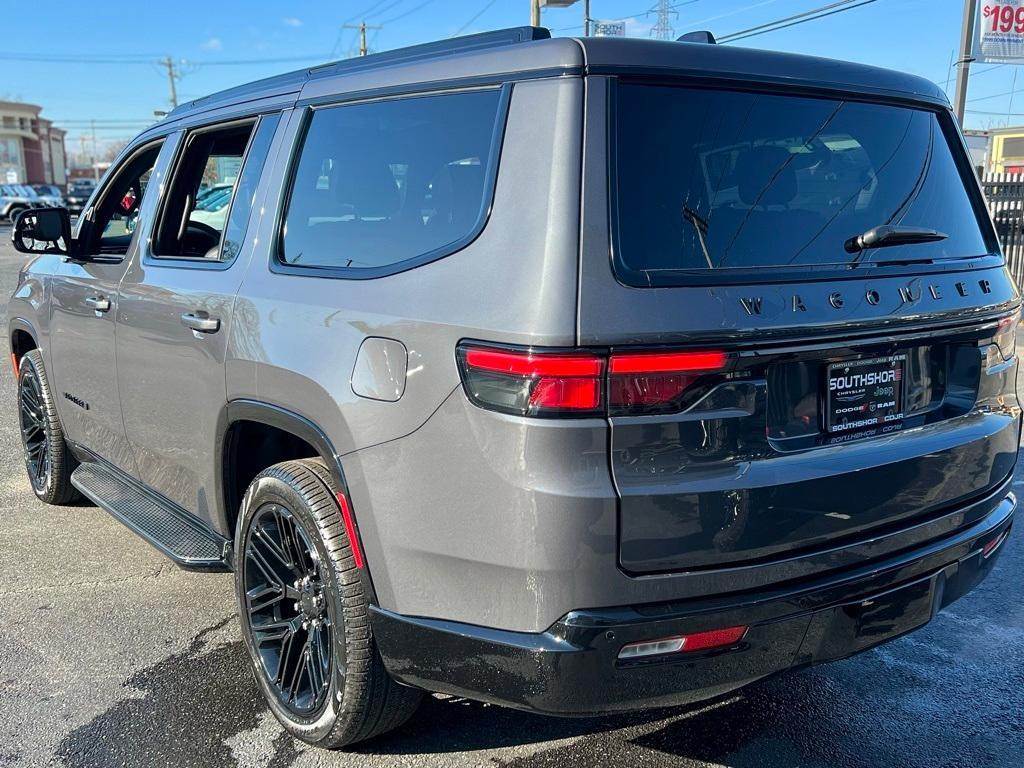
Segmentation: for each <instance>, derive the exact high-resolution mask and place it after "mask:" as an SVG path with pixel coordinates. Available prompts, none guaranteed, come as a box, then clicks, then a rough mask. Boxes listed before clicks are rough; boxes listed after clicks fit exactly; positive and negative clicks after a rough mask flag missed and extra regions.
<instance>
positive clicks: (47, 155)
mask: <svg viewBox="0 0 1024 768" xmlns="http://www.w3.org/2000/svg"><path fill="white" fill-rule="evenodd" d="M40 112H42V107H37V106H36V105H34V104H21V103H18V102H14V101H0V184H6V183H11V184H56V185H58V186H63V185H64V184H66V183H67V159H66V155H65V153H64V133H65V132H64V131H63V130H61V129H60V128H55V127H54V126H53V123H51V122H50V121H49V120H47V119H46V118H43V117H40V116H39V113H40Z"/></svg>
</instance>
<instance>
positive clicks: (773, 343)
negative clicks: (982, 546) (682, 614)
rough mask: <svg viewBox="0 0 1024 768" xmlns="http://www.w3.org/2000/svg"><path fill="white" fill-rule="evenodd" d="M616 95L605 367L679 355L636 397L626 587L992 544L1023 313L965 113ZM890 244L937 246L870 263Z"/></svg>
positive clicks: (597, 206) (610, 145)
mask: <svg viewBox="0 0 1024 768" xmlns="http://www.w3.org/2000/svg"><path fill="white" fill-rule="evenodd" d="M604 85H605V84H604V83H601V81H600V80H599V79H597V78H594V79H592V81H591V82H589V83H588V94H590V95H591V96H592V97H593V98H591V99H590V101H589V103H588V109H589V110H591V113H590V117H589V119H590V125H591V126H594V125H598V124H599V123H603V121H604V120H605V115H606V111H605V109H604V108H602V105H603V104H604V101H605V98H606V97H607V96H608V94H609V92H611V93H613V94H614V98H613V99H612V103H613V104H614V105H615V106H614V107H612V108H611V109H612V113H613V121H612V135H611V136H610V137H608V142H607V144H605V143H604V141H603V139H604V137H603V136H600V130H598V135H599V136H600V138H599V139H597V142H596V143H593V144H592V143H590V139H589V137H590V136H591V133H590V131H589V129H588V147H587V160H586V175H587V178H588V179H591V180H593V179H597V181H596V182H594V183H593V185H592V186H589V185H588V189H587V190H586V195H587V202H586V204H585V212H584V215H585V222H584V264H583V275H582V284H581V297H580V343H581V344H584V345H602V346H610V347H611V348H612V350H613V352H617V353H620V354H622V353H632V352H656V353H661V354H663V355H664V357H663V358H658V357H655V358H644V357H641V358H639V359H638V360H637V361H636V362H635V363H633V364H632V367H630V366H627V367H626V368H625V369H623V370H621V371H619V372H616V371H615V369H614V365H613V369H612V370H611V372H610V380H609V398H610V403H611V414H612V415H611V425H612V426H611V435H612V436H611V464H612V472H613V476H614V480H615V483H616V485H617V488H618V490H619V494H620V497H621V501H620V511H621V517H620V526H621V529H620V534H621V535H620V553H619V554H620V562H621V564H622V567H623V568H624V569H625V570H626V571H629V572H631V573H638V574H650V573H659V572H670V571H697V570H702V569H712V570H716V569H722V568H741V567H743V568H749V567H751V566H757V565H762V564H766V563H778V562H780V561H788V560H791V559H793V558H799V557H800V556H803V555H812V554H813V555H817V556H821V561H822V562H825V563H827V564H829V565H831V567H839V566H841V565H843V564H845V563H846V562H847V561H845V560H844V558H843V557H842V556H841V555H839V554H837V553H838V552H839V551H840V550H841V549H842V548H844V547H851V548H856V547H857V546H862V545H865V546H866V544H865V543H866V542H869V541H871V540H873V539H878V540H880V539H882V538H884V537H885V536H888V535H890V534H906V532H907V531H916V533H915V534H914V535H915V536H917V538H918V539H920V538H924V537H928V536H936V535H941V534H942V533H945V532H948V531H949V530H951V529H952V528H955V527H957V526H959V525H963V524H964V523H965V522H967V519H966V516H965V514H964V513H963V512H962V509H963V508H964V507H965V505H967V504H969V503H970V502H971V501H973V500H977V499H979V498H982V497H984V496H985V495H986V494H988V493H991V492H992V491H993V489H995V488H997V487H999V486H1001V485H1002V484H1004V483H1005V482H1006V481H1007V478H1008V477H1009V475H1010V473H1011V471H1012V468H1013V465H1014V462H1015V460H1016V450H1017V441H1018V436H1019V428H1018V424H1019V413H1020V411H1019V406H1018V403H1017V400H1016V395H1015V392H1014V378H1015V370H1016V358H1015V357H1014V348H1013V343H1012V333H1010V330H1011V329H1012V327H1013V325H1014V324H1015V322H1016V320H1015V313H1016V312H1017V311H1018V310H1017V307H1018V304H1019V297H1018V294H1017V291H1016V288H1015V287H1014V286H1013V284H1012V281H1010V280H1009V278H1008V275H1007V274H1006V271H1005V269H1004V268H1003V267H1002V261H1001V258H1000V257H999V255H998V245H997V243H996V242H995V240H994V237H993V233H992V231H991V227H990V225H989V223H988V221H987V218H986V217H984V209H983V206H982V203H981V201H980V198H979V195H978V190H977V186H976V183H975V182H974V181H973V179H972V178H971V176H970V169H969V165H968V164H967V162H966V157H965V155H964V152H963V149H962V145H961V144H960V142H959V137H958V135H957V132H956V129H955V127H954V125H953V123H952V121H951V119H950V116H949V114H948V113H947V112H946V111H944V110H943V109H940V108H939V107H938V106H929V105H922V104H902V103H891V101H889V102H887V103H884V104H881V103H871V102H870V101H867V100H865V97H862V96H858V95H855V94H854V95H849V96H836V95H835V94H825V93H822V94H814V95H809V94H807V93H806V92H804V93H800V94H795V93H791V92H790V93H787V92H785V91H784V90H770V89H768V90H739V89H734V90H729V89H723V88H707V87H704V86H701V87H681V86H667V85H661V84H657V85H652V84H648V83H645V82H642V81H635V82H628V81H622V82H617V83H611V82H610V83H608V84H607V85H608V88H609V89H610V91H609V90H606V89H605V87H604ZM606 150H610V152H611V157H610V158H609V157H608V156H607V155H606V154H605V152H606ZM609 169H610V172H611V173H612V174H613V175H612V179H611V183H610V184H609V185H607V186H606V185H605V184H602V183H601V180H602V178H603V176H604V174H605V173H606V172H607V171H608V170H609ZM609 188H610V189H611V193H612V199H611V201H610V205H609V201H607V200H606V199H604V198H603V190H604V189H609ZM609 212H610V221H609V218H608V217H609ZM880 225H881V226H899V227H907V228H910V227H913V228H915V231H917V232H918V233H920V232H922V231H925V230H931V231H933V235H929V236H928V238H924V237H920V238H919V239H920V242H917V241H915V242H912V243H907V244H903V245H899V246H896V247H875V248H869V249H866V250H862V249H860V248H858V247H856V244H855V243H854V244H851V242H850V241H851V240H854V239H855V238H856V237H857V236H858V235H860V234H863V233H865V232H867V231H868V230H870V229H872V228H873V227H876V226H880ZM609 231H611V233H612V254H613V269H609V262H608V242H607V240H606V239H603V238H606V237H607V234H606V233H607V232H609ZM936 232H937V233H941V236H939V235H937V234H934V233H936ZM677 353H682V354H681V355H679V356H678V357H674V355H676V354H677ZM978 514H981V512H980V511H979V512H978ZM904 540H905V541H908V540H907V539H904ZM860 551H863V548H862V549H861V550H860ZM825 553H831V554H828V555H826V554H825ZM796 573H797V571H795V570H793V571H790V573H789V575H790V576H793V575H796Z"/></svg>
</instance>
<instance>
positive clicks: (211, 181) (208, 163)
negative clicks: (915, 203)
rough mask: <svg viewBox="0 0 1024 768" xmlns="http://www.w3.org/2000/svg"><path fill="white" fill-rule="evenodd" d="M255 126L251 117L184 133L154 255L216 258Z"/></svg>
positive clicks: (161, 216) (157, 234)
mask: <svg viewBox="0 0 1024 768" xmlns="http://www.w3.org/2000/svg"><path fill="white" fill-rule="evenodd" d="M254 127H255V121H254V120H250V121H246V122H244V123H235V124H232V125H229V126H226V127H222V128H214V129H202V130H198V131H194V132H192V133H190V134H189V135H188V136H186V137H185V148H184V150H183V152H182V155H181V157H180V158H179V159H178V162H177V164H176V166H175V169H174V175H173V177H172V178H171V183H170V187H169V188H168V190H169V191H168V193H167V197H166V199H165V200H164V205H163V210H162V211H161V213H160V216H159V218H158V224H157V230H156V237H155V238H154V241H153V255H154V256H158V257H164V258H176V259H180V258H200V259H219V258H220V242H221V236H222V234H223V233H224V229H225V226H226V224H227V216H228V211H229V210H230V208H231V199H232V196H233V193H234V190H235V186H236V184H237V182H238V177H239V174H240V172H241V169H242V159H243V157H244V156H245V150H246V147H247V146H248V145H249V140H250V138H251V137H252V135H253V128H254Z"/></svg>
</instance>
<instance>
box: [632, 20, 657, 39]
mask: <svg viewBox="0 0 1024 768" xmlns="http://www.w3.org/2000/svg"><path fill="white" fill-rule="evenodd" d="M625 22H626V37H647V36H648V35H650V34H651V29H652V28H653V27H654V22H650V21H644V20H642V19H636V18H633V19H626V20H625Z"/></svg>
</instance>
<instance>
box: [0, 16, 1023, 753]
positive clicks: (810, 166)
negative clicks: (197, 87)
mask: <svg viewBox="0 0 1024 768" xmlns="http://www.w3.org/2000/svg"><path fill="white" fill-rule="evenodd" d="M692 39H698V38H692ZM700 39H710V38H700ZM226 169H227V170H226ZM972 174H973V171H972V168H971V164H970V161H969V158H968V157H967V154H966V152H965V148H964V144H963V142H962V140H961V137H960V134H959V130H958V128H957V125H956V122H955V120H954V119H953V116H952V113H951V111H950V107H949V104H948V102H947V100H946V97H945V95H944V93H943V92H942V90H941V89H940V88H938V87H937V86H936V85H934V84H933V83H931V82H929V81H926V80H923V79H920V78H916V77H912V76H909V75H904V74H900V73H896V72H887V71H884V70H880V69H875V68H870V67H863V66H859V65H855V64H846V63H841V62H833V61H822V60H820V59H814V58H809V57H804V56H793V55H787V54H781V53H774V52H768V51H757V50H742V49H737V48H735V47H731V46H730V47H724V46H717V45H714V44H710V43H697V42H676V43H664V42H662V41H653V40H640V39H615V38H589V37H588V38H584V39H572V38H563V39H551V37H550V35H549V34H548V33H547V31H545V30H542V29H534V28H524V29H513V30H504V31H501V32H495V33H487V34H483V35H474V36H470V37H467V38H458V39H455V40H448V41H442V42H439V43H432V44H429V45H426V46H417V47H414V48H409V49H404V50H401V51H393V52H390V53H384V54H377V55H373V56H367V57H365V58H360V59H358V60H350V61H343V62H337V63H332V64H325V65H323V66H320V67H316V68H312V69H304V70H301V71H298V72H295V73H292V74H286V75H282V76H279V77H274V78H271V79H269V80H265V81H260V82H258V83H253V84H249V85H246V86H242V87H240V88H236V89H231V90H228V91H224V92H222V93H218V94H213V95H212V96H209V97H207V98H204V99H200V100H197V101H194V102H191V103H188V104H185V105H183V106H181V107H179V108H177V109H175V110H174V111H173V112H171V113H170V114H169V115H167V116H166V118H164V119H163V120H161V121H160V122H158V123H157V124H155V125H154V126H152V127H150V128H148V129H147V130H146V131H145V132H144V133H143V134H141V135H140V136H139V137H137V138H136V139H135V140H133V141H132V142H131V143H130V144H129V145H128V146H127V147H126V149H125V150H124V151H123V152H122V153H121V155H120V156H119V157H118V158H117V159H115V160H114V162H113V164H112V166H111V168H110V170H109V172H108V173H107V174H106V176H105V178H104V179H103V180H102V181H101V182H100V184H99V186H98V187H97V188H96V190H95V191H94V192H92V193H91V195H90V196H89V198H88V201H87V202H86V201H85V200H82V201H81V205H82V206H84V211H83V214H82V216H81V217H79V219H78V221H77V222H76V224H75V225H74V227H72V225H71V220H70V218H69V216H68V213H67V211H65V210H63V209H56V208H47V209H38V210H30V211H26V212H24V213H22V214H20V216H19V217H18V219H17V220H16V222H15V224H14V227H13V238H14V243H15V246H16V247H17V248H18V249H19V250H21V251H23V252H27V253H31V254H32V255H33V258H32V259H31V260H30V261H28V263H27V264H26V266H25V268H24V270H23V272H22V276H21V285H19V286H18V287H17V288H16V290H15V293H14V296H13V297H12V298H11V300H10V302H9V303H8V313H9V319H10V322H9V324H8V328H9V329H10V330H9V333H10V336H9V343H10V347H11V351H12V353H13V356H12V362H13V365H14V370H15V372H16V375H17V378H18V393H19V394H18V403H19V419H20V427H21V434H22V437H23V442H24V448H25V463H26V467H27V469H28V473H29V477H30V480H31V482H32V487H33V489H34V490H35V493H36V495H37V496H38V497H39V498H40V499H42V500H44V501H46V502H50V503H53V504H64V503H68V502H71V501H73V500H75V499H77V498H79V497H83V496H84V497H85V498H87V499H89V500H91V501H92V502H94V503H95V504H97V505H99V506H100V507H102V508H104V509H105V510H107V511H108V512H110V513H111V514H112V515H114V516H115V517H116V518H117V519H119V520H121V521H122V522H124V523H125V524H126V525H127V526H128V527H129V528H130V529H131V530H132V531H134V532H135V533H137V534H139V535H141V536H142V537H143V538H145V539H146V540H147V541H149V542H150V543H151V544H153V545H154V546H155V547H157V548H158V549H159V550H160V551H161V552H163V553H165V554H166V555H167V556H168V557H169V558H171V559H172V560H173V561H175V562H177V563H178V564H180V565H182V566H184V567H187V568H191V569H197V570H203V569H230V570H232V571H233V572H234V579H235V587H236V598H237V607H238V614H239V623H240V625H241V633H242V638H243V640H244V644H245V648H246V652H247V653H248V654H249V659H250V661H251V662H252V668H253V671H254V674H255V678H256V681H257V683H258V686H259V688H260V691H261V693H262V694H263V695H264V697H265V698H266V701H267V703H268V706H269V707H270V709H271V711H272V712H273V713H274V715H275V716H276V717H277V719H278V720H279V721H280V722H281V723H282V725H283V727H284V728H286V729H287V731H288V732H290V733H291V734H294V735H295V736H296V737H298V738H300V739H303V740H305V741H307V742H309V743H311V744H315V745H319V746H322V747H327V748H338V747H343V746H346V745H349V744H353V743H355V742H358V741H361V740H364V739H369V738H371V737H374V736H376V735H378V734H381V733H384V732H386V731H389V730H391V729H393V728H396V727H397V726H399V725H401V724H402V723H403V722H404V721H405V720H406V719H407V718H408V717H410V716H411V715H412V714H413V712H414V710H415V709H416V707H417V704H418V702H419V701H420V699H421V697H422V696H423V693H424V692H438V693H443V694H448V695H452V696H462V697H468V698H470V699H475V700H481V701H485V702H491V703H495V704H501V705H506V706H511V707H516V708H519V709H525V710H529V711H532V712H540V713H548V714H555V715H595V714H603V713H610V712H621V711H626V710H635V709H642V708H649V707H664V706H671V705H680V704H689V703H692V702H699V701H704V700H707V699H709V698H712V697H719V696H722V695H723V694H726V693H728V692H730V691H733V690H736V689H739V688H741V687H743V686H745V685H747V684H749V683H752V682H754V681H757V680H760V679H762V678H765V677H767V676H769V675H773V674H776V673H780V672H784V671H786V670H789V669H792V668H794V667H798V666H804V665H809V664H816V663H820V662H827V661H832V660H836V659H839V658H844V657H846V656H848V655H850V654H853V653H855V652H858V651H861V650H865V649H867V648H870V647H872V646H874V645H877V644H879V643H882V642H885V641H887V640H890V639H892V638H895V637H898V636H900V635H903V634H905V633H906V632H909V631H911V630H914V629H916V628H918V627H919V626H921V625H923V624H925V623H927V622H928V621H929V620H930V619H931V617H932V616H933V615H935V613H936V612H938V611H939V610H941V609H942V608H944V607H945V606H947V605H949V604H950V603H951V602H953V601H954V600H956V599H957V598H959V597H960V596H961V595H963V594H965V593H966V592H967V591H969V590H970V589H972V588H973V587H974V586H975V585H976V584H978V583H979V582H980V581H981V580H982V579H983V578H984V577H985V576H986V575H987V574H988V573H989V572H990V571H991V569H992V568H993V567H995V564H996V563H997V561H998V559H999V556H1000V553H1001V551H1002V550H1003V549H1005V548H1004V547H1001V546H1000V544H1001V543H1002V542H1003V541H1004V540H1005V536H1006V534H1007V532H1008V531H1009V530H1010V527H1011V525H1012V523H1013V519H1014V515H1015V511H1016V505H1017V503H1016V499H1015V497H1014V496H1013V494H1012V493H1011V488H1010V482H1011V477H1012V473H1013V470H1014V466H1015V464H1016V461H1017V446H1018V443H1019V439H1020V423H1021V409H1020V404H1019V403H1018V401H1017V395H1016V391H1015V383H1016V371H1017V357H1016V346H1015V343H1016V331H1017V324H1018V319H1019V315H1020V306H1021V304H1020V294H1019V292H1018V289H1017V287H1016V286H1015V285H1014V284H1013V281H1012V280H1011V278H1010V276H1009V274H1008V272H1007V270H1006V267H1005V264H1004V261H1003V257H1002V254H1001V252H1000V247H999V243H998V241H997V239H996V235H995V232H994V230H993V226H992V223H991V221H990V220H989V219H988V217H987V215H986V213H985V208H984V205H983V200H982V199H981V197H980V190H979V188H978V185H977V183H976V181H975V180H974V179H973V178H972ZM27 283H31V284H32V285H36V286H40V290H38V291H35V292H33V293H32V295H31V296H30V295H29V294H30V292H29V291H28V290H25V289H24V285H25V284H27ZM54 393H65V394H64V396H59V395H56V396H55V394H54ZM965 467H966V468H969V469H970V471H964V468H965ZM97 556H103V554H102V553H100V554H99V555H97ZM110 556H111V557H113V556H116V555H110ZM196 578H201V577H199V576H197V577H196ZM928 661H929V660H925V662H923V663H928ZM225 674H226V672H225Z"/></svg>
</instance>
